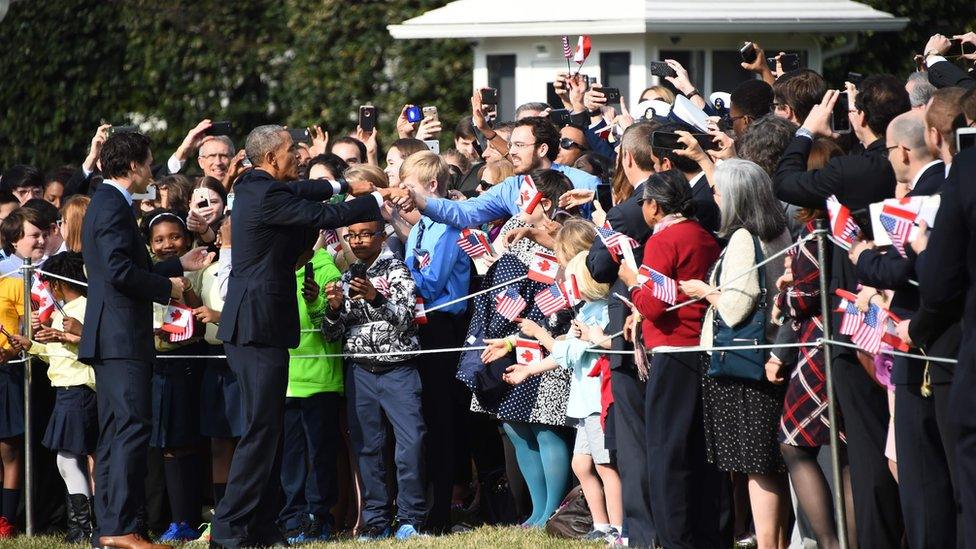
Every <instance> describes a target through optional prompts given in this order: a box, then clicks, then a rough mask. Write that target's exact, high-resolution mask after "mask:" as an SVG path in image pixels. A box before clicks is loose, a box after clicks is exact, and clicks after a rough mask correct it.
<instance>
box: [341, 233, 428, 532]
mask: <svg viewBox="0 0 976 549" xmlns="http://www.w3.org/2000/svg"><path fill="white" fill-rule="evenodd" d="M383 229H384V222H383V221H382V220H378V221H370V222H366V223H357V224H354V225H350V226H349V227H348V230H347V233H346V235H345V238H346V240H347V241H348V242H349V247H350V248H351V249H352V252H353V254H354V255H355V256H356V257H357V258H358V259H359V261H360V264H361V265H362V266H364V267H365V271H364V270H363V268H362V267H356V266H355V265H353V266H352V267H350V269H349V270H348V271H347V272H346V273H345V274H343V276H342V280H341V281H340V282H339V283H331V284H329V285H328V286H326V290H325V291H326V298H327V299H328V301H329V308H328V312H327V313H326V315H325V319H324V321H323V325H322V332H323V333H324V335H325V338H326V339H329V340H333V341H334V340H338V339H340V338H343V337H345V340H346V342H345V346H344V353H346V354H350V355H351V354H365V353H388V354H383V355H382V356H364V357H353V358H347V359H346V361H347V363H348V365H349V368H348V370H347V372H346V402H347V403H348V415H349V434H350V439H351V441H352V446H353V449H354V450H355V452H356V456H357V462H358V464H359V473H360V479H361V482H362V489H363V524H364V526H363V529H362V530H361V533H360V538H361V539H363V540H372V539H380V538H384V537H388V536H389V535H390V533H391V519H392V517H391V516H390V513H389V509H390V507H391V506H390V501H389V500H390V497H389V494H388V493H387V491H386V484H385V483H384V474H383V461H384V458H383V449H384V446H385V443H386V425H385V423H384V419H383V417H384V415H385V416H386V418H387V420H388V421H389V422H390V424H391V425H392V426H393V434H394V437H395V438H396V453H395V456H396V458H395V460H396V467H397V485H398V486H397V517H396V519H397V522H398V523H399V529H398V530H397V531H396V537H397V539H407V538H410V537H413V536H416V535H417V534H418V530H419V528H420V527H421V525H422V523H423V519H424V515H425V513H426V504H425V501H424V479H423V476H422V472H423V470H424V468H423V446H424V435H425V434H426V427H425V426H424V420H423V415H422V414H421V404H420V389H421V386H420V376H419V374H418V373H417V368H416V363H415V361H414V357H415V356H416V355H415V352H416V351H418V350H420V344H419V343H418V341H417V329H416V326H415V325H414V306H415V304H416V297H415V295H414V292H415V289H416V286H415V284H414V281H413V278H411V276H410V271H409V270H408V269H407V266H406V265H404V264H403V262H402V261H400V260H399V259H397V258H396V257H394V256H393V253H392V252H390V250H389V249H388V248H387V247H386V245H385V233H384V230H383ZM363 274H365V277H363V276H362V275H363Z"/></svg>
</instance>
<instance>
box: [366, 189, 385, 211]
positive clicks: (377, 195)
mask: <svg viewBox="0 0 976 549" xmlns="http://www.w3.org/2000/svg"><path fill="white" fill-rule="evenodd" d="M369 194H371V195H372V196H373V197H374V198H376V205H377V206H379V207H380V208H382V207H383V202H384V200H383V195H381V194H380V192H379V191H373V192H371V193H369Z"/></svg>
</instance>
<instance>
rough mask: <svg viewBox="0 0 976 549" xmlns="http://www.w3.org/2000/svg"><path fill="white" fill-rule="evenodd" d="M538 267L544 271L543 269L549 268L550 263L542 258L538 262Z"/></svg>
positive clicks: (550, 266)
mask: <svg viewBox="0 0 976 549" xmlns="http://www.w3.org/2000/svg"><path fill="white" fill-rule="evenodd" d="M539 268H540V269H542V270H543V271H544V272H545V271H548V270H549V269H551V268H552V265H550V264H549V262H548V261H546V260H545V259H543V260H542V261H540V262H539Z"/></svg>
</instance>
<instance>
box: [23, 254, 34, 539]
mask: <svg viewBox="0 0 976 549" xmlns="http://www.w3.org/2000/svg"><path fill="white" fill-rule="evenodd" d="M23 269H24V321H23V322H24V337H26V338H27V339H30V338H31V337H32V335H33V334H32V333H31V286H32V284H31V283H32V282H33V278H34V277H33V274H34V268H33V266H32V265H31V260H30V257H27V258H25V259H24V267H23ZM33 435H34V429H33V428H32V422H31V355H30V353H26V352H25V353H24V520H25V523H26V526H27V528H26V533H27V536H28V537H30V536H33V535H34V512H33V511H34V494H33V492H34V490H33V489H34V475H33V472H34V471H33V467H31V463H32V462H33V458H34V455H33V454H34V452H33V451H31V449H32V447H33V439H34V436H33Z"/></svg>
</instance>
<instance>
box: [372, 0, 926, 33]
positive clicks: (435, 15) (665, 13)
mask: <svg viewBox="0 0 976 549" xmlns="http://www.w3.org/2000/svg"><path fill="white" fill-rule="evenodd" d="M595 5H598V6H599V13H596V14H593V13H592V12H593V8H594V6H595ZM907 23H908V19H905V18H899V17H895V16H893V15H891V14H890V13H886V12H883V11H879V10H876V9H874V8H871V7H869V6H866V5H864V4H861V3H858V2H854V1H852V0H787V1H770V0H614V1H611V2H604V3H602V4H598V3H595V2H593V1H592V0H494V1H492V2H488V3H486V2H485V1H484V0H456V1H454V2H451V3H449V4H447V5H446V6H444V7H441V8H438V9H435V10H431V11H429V12H427V13H424V14H423V15H420V16H418V17H414V18H413V19H409V20H407V21H404V22H403V23H402V24H399V25H389V26H388V27H387V28H388V29H389V31H390V34H391V35H393V37H394V38H398V39H411V38H488V37H526V36H558V35H562V34H567V35H572V34H592V35H600V34H645V33H652V32H653V33H666V32H668V33H709V32H760V33H769V32H774V33H788V32H823V33H837V32H854V31H895V30H901V29H902V28H904V27H905V25H906V24H907Z"/></svg>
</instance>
